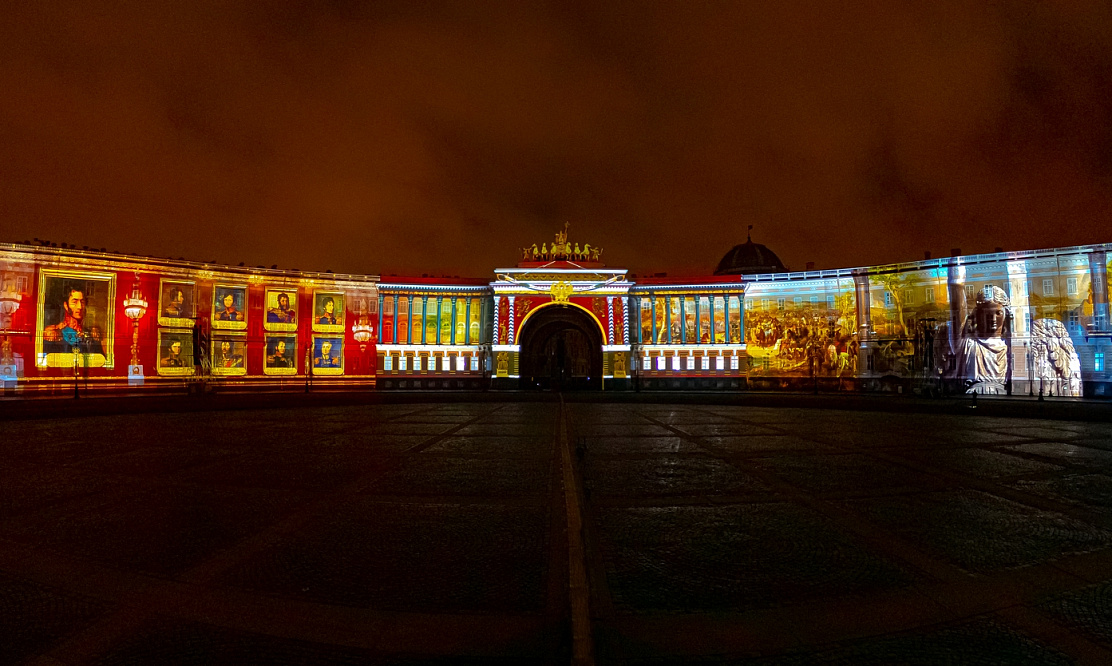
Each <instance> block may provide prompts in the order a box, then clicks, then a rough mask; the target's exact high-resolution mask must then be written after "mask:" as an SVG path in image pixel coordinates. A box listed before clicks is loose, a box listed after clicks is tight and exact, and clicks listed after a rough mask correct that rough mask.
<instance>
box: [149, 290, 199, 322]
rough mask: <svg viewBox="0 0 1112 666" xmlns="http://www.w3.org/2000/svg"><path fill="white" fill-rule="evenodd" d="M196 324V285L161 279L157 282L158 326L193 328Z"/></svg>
mask: <svg viewBox="0 0 1112 666" xmlns="http://www.w3.org/2000/svg"><path fill="white" fill-rule="evenodd" d="M196 322H197V283H196V282H194V281H193V280H176V279H172V278H161V279H159V281H158V325H159V326H169V327H170V328H193V326H194V324H195V323H196Z"/></svg>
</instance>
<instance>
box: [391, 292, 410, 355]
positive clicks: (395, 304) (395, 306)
mask: <svg viewBox="0 0 1112 666" xmlns="http://www.w3.org/2000/svg"><path fill="white" fill-rule="evenodd" d="M405 323H406V325H407V326H408V325H409V317H406V319H405ZM393 340H394V344H398V295H397V294H394V338H393Z"/></svg>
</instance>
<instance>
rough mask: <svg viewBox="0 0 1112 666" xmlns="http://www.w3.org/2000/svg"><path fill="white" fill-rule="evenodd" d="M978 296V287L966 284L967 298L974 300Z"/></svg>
mask: <svg viewBox="0 0 1112 666" xmlns="http://www.w3.org/2000/svg"><path fill="white" fill-rule="evenodd" d="M976 297H977V287H975V286H973V285H971V284H967V285H965V300H967V301H972V300H973V299H974V298H976Z"/></svg>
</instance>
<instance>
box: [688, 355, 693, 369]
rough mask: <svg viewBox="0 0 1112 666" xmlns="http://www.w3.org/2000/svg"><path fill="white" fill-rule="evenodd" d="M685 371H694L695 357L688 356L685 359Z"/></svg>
mask: <svg viewBox="0 0 1112 666" xmlns="http://www.w3.org/2000/svg"><path fill="white" fill-rule="evenodd" d="M687 369H688V370H694V369H695V357H694V356H688V357H687Z"/></svg>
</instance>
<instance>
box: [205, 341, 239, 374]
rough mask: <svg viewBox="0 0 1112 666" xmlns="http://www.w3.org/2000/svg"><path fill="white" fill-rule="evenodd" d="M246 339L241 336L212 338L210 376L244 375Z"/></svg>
mask: <svg viewBox="0 0 1112 666" xmlns="http://www.w3.org/2000/svg"><path fill="white" fill-rule="evenodd" d="M246 352H247V338H246V337H245V336H243V335H214V336H212V374H214V375H224V376H231V375H246V374H247V361H246V360H245V356H246Z"/></svg>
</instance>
